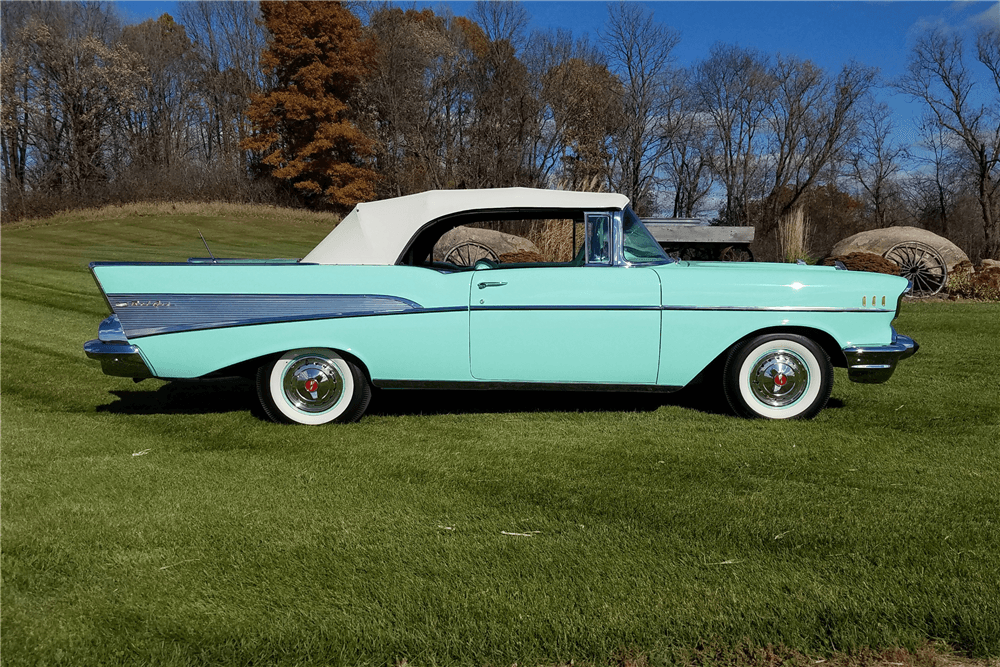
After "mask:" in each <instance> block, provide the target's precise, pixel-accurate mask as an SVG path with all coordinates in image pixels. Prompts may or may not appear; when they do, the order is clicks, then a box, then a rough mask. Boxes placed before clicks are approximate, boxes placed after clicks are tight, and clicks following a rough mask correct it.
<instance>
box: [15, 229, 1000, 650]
mask: <svg viewBox="0 0 1000 667" xmlns="http://www.w3.org/2000/svg"><path fill="white" fill-rule="evenodd" d="M196 228H200V229H201V231H202V232H203V233H204V234H205V236H206V238H207V239H208V241H209V243H211V245H212V250H213V252H214V253H215V254H216V255H218V256H252V257H265V256H286V257H298V256H301V255H302V254H304V253H305V252H306V251H308V249H309V248H310V247H311V246H312V245H314V244H315V243H316V242H317V241H318V240H320V239H321V238H322V237H323V236H324V235H325V233H326V232H327V231H328V228H329V225H328V224H323V223H320V222H317V221H310V220H308V219H287V218H283V217H281V216H278V215H275V216H273V217H268V216H263V217H258V218H253V219H248V220H246V221H241V219H240V218H238V217H236V216H235V215H227V214H225V212H224V211H222V212H218V211H216V212H201V213H199V212H193V213H192V212H188V213H177V214H173V215H164V214H163V212H162V211H161V212H160V213H159V214H156V213H150V214H148V215H145V216H130V217H129V216H126V217H119V218H114V219H108V220H102V219H101V218H99V217H98V218H96V219H86V220H75V219H65V220H63V221H61V222H60V221H56V223H53V224H49V225H45V226H19V227H17V228H5V229H4V231H3V238H2V282H0V290H2V324H0V328H2V348H0V349H2V482H0V485H2V486H0V492H2V500H3V515H2V519H3V524H2V529H3V532H2V545H0V546H2V589H0V595H2V621H3V627H2V645H0V649H2V658H3V664H4V665H10V666H11V667H13V666H15V665H35V664H37V665H46V664H47V665H53V664H65V665H133V664H155V665H174V664H177V665H181V664H205V665H208V664H236V665H269V664H281V665H312V664H316V665H326V664H344V665H357V664H372V665H391V664H398V663H400V662H402V661H403V660H406V661H407V662H408V664H410V665H430V664H461V665H501V664H508V665H509V664H513V663H515V662H516V663H517V664H519V665H536V664H560V663H569V662H570V661H576V662H577V663H597V664H605V663H613V662H622V661H625V662H627V660H626V659H625V658H624V657H623V656H625V657H628V656H631V658H628V659H630V660H633V662H634V661H635V660H638V662H639V663H640V664H641V662H642V661H646V660H648V661H649V662H650V663H653V664H656V663H660V662H670V661H672V660H675V659H676V657H677V656H678V655H679V652H680V651H683V650H684V649H695V648H697V647H699V646H702V645H708V644H713V645H718V646H723V647H738V646H750V647H757V646H765V645H767V644H775V645H782V646H785V647H788V648H790V649H794V650H798V651H802V652H804V653H806V654H809V655H813V656H817V659H818V656H823V655H828V654H830V653H833V652H839V651H847V652H854V651H859V650H862V649H864V648H874V649H883V648H893V647H908V648H916V647H919V646H921V645H922V644H924V643H925V642H928V641H931V642H937V643H939V645H945V644H946V645H948V646H950V647H952V648H953V649H955V650H958V651H962V652H964V653H967V654H969V655H972V656H979V657H983V656H997V655H1000V451H998V449H1000V355H998V352H997V345H998V342H1000V304H979V303H926V304H925V303H907V304H906V305H904V310H903V314H902V316H901V317H900V318H899V320H898V321H897V322H896V326H897V328H898V329H899V331H901V332H903V333H906V334H908V335H911V336H913V337H914V338H916V339H917V340H918V341H919V342H920V344H921V346H922V347H921V349H920V352H919V353H918V354H917V356H915V357H913V358H912V359H909V360H907V361H905V362H903V363H902V364H901V365H900V369H899V370H898V371H897V373H896V375H895V376H894V377H893V378H892V380H891V381H890V382H889V383H888V384H885V385H872V386H866V385H856V384H852V383H850V382H848V381H847V376H846V373H845V372H844V371H842V370H838V371H837V381H836V384H835V387H834V390H833V398H832V400H831V405H830V407H828V408H827V409H826V410H825V411H823V412H822V413H821V414H820V416H819V417H818V418H817V419H815V420H813V421H809V422H792V423H776V422H759V421H755V422H751V421H743V420H739V419H736V418H733V417H730V416H728V415H726V414H723V413H721V411H720V410H717V409H711V407H712V403H711V402H706V401H705V400H704V398H703V397H701V396H700V395H697V394H694V393H693V392H687V393H684V394H681V395H673V396H669V397H666V398H662V397H650V396H645V395H643V396H631V395H621V394H610V395H607V394H579V395H575V394H562V393H530V392H516V393H492V392H490V393H478V392H441V393H436V392H430V391H422V392H385V393H382V394H379V395H377V396H376V398H375V399H374V402H373V405H372V411H371V413H370V414H369V415H368V416H366V417H365V418H364V419H362V420H361V422H360V423H357V424H351V425H346V426H330V427H321V428H302V427H292V426H282V425H277V424H271V423H267V422H265V421H262V420H261V418H260V416H259V414H258V410H257V408H256V407H255V402H256V397H255V393H254V390H253V387H252V386H250V385H249V384H247V383H241V382H234V381H213V382H203V383H196V384H191V383H164V382H161V381H158V380H149V381H146V382H143V383H141V384H134V383H132V382H131V381H130V380H124V379H118V378H111V377H107V376H105V375H103V374H102V373H101V372H100V369H99V367H98V366H97V365H96V362H90V361H88V360H87V359H86V358H85V356H84V354H83V352H82V344H83V342H84V341H85V340H87V339H89V338H93V337H95V336H96V332H97V324H98V323H99V322H100V320H101V319H103V318H104V317H105V316H106V314H107V313H106V306H105V304H104V302H103V300H102V299H101V297H100V294H99V292H98V290H97V287H96V286H95V285H94V284H93V281H92V279H91V277H90V275H89V273H88V271H87V268H86V266H87V262H89V261H91V260H97V259H106V260H114V259H133V260H154V259H158V260H183V259H185V258H187V257H189V256H204V255H205V251H204V246H203V245H202V242H201V239H200V238H199V237H198V234H197V231H196ZM717 400H718V404H719V405H721V403H722V401H723V399H722V397H721V395H719V396H718V399H717ZM706 408H708V409H706ZM505 532H506V533H516V534H515V535H507V534H504V533H505ZM636 656H638V658H636Z"/></svg>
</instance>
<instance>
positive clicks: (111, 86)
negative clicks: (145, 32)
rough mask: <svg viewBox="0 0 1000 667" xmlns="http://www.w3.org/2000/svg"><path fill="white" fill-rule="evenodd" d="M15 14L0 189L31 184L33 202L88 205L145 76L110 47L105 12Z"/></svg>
mask: <svg viewBox="0 0 1000 667" xmlns="http://www.w3.org/2000/svg"><path fill="white" fill-rule="evenodd" d="M19 9H20V10H21V11H22V12H23V13H22V14H20V16H19V17H18V21H17V27H16V29H14V30H11V31H5V36H4V37H5V39H4V56H5V60H6V62H5V67H4V78H5V85H4V86H3V93H4V102H5V107H6V104H7V102H8V101H9V102H10V103H11V108H10V111H11V112H14V113H12V114H11V115H8V114H7V110H6V109H5V113H4V116H5V118H4V132H3V134H4V144H5V145H4V153H5V155H4V170H5V181H7V182H8V184H13V183H15V182H20V183H21V185H20V186H18V187H21V188H23V187H24V185H25V184H26V183H28V182H30V187H31V190H32V193H33V194H34V195H36V196H40V195H42V194H43V193H45V194H48V193H55V194H59V195H62V194H70V193H71V194H73V196H75V197H76V198H78V199H79V200H84V201H86V200H88V199H90V198H91V197H93V196H95V195H96V194H97V193H98V191H100V190H101V188H100V187H98V186H101V187H103V186H104V185H106V184H107V182H108V181H109V179H110V178H112V177H113V176H114V175H115V171H116V169H117V166H118V165H117V160H114V159H112V154H113V152H114V147H113V146H112V145H111V143H112V142H111V140H112V138H113V136H114V134H115V125H116V124H117V123H118V122H119V120H120V119H121V117H122V114H123V112H124V110H127V109H129V108H130V107H131V105H132V104H133V102H134V92H135V88H136V86H137V85H139V83H140V82H141V81H142V80H144V78H145V72H144V70H143V69H142V67H141V63H139V62H138V61H137V59H136V58H135V56H134V54H133V53H132V52H131V51H129V50H128V49H127V48H125V47H124V45H122V44H114V43H115V41H116V40H117V39H118V35H119V25H118V22H117V20H116V18H115V16H114V15H113V13H112V11H111V10H110V9H109V8H108V7H107V6H105V5H102V4H99V3H93V4H91V3H66V4H63V3H45V2H35V3H26V4H25V5H23V6H21V7H19ZM6 16H9V14H7V15H5V17H6ZM15 44H16V50H14V51H8V48H14V46H15ZM15 54H16V59H15ZM8 76H10V77H12V78H11V81H10V83H9V84H8V83H7V81H6V79H7V77H8ZM21 191H22V192H23V189H22V190H21Z"/></svg>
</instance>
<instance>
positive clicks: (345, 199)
mask: <svg viewBox="0 0 1000 667" xmlns="http://www.w3.org/2000/svg"><path fill="white" fill-rule="evenodd" d="M260 5H261V14H262V16H263V19H264V25H265V27H266V28H267V30H268V31H269V32H270V34H271V40H270V41H269V43H268V47H267V49H266V50H265V51H264V54H263V57H262V58H261V64H262V66H263V68H264V71H265V72H267V73H268V74H269V75H271V76H272V80H273V82H274V86H273V88H271V90H269V91H267V92H265V93H261V94H259V95H255V96H254V97H253V99H252V102H251V105H250V110H249V112H248V114H247V115H248V116H249V118H250V120H251V121H252V122H253V124H254V126H255V128H256V130H257V131H256V133H255V135H254V136H252V137H250V138H248V139H246V140H245V141H244V142H243V147H244V148H246V149H248V150H252V151H257V152H259V153H261V154H263V157H262V159H261V162H262V163H263V164H264V165H267V166H268V167H270V168H271V173H272V175H273V176H274V177H275V178H278V179H282V180H286V181H289V182H290V183H291V184H292V185H293V186H294V187H295V188H296V190H297V191H298V192H300V193H301V194H302V195H304V196H305V197H306V199H307V200H312V201H314V202H315V201H325V202H328V203H329V204H332V205H334V206H335V207H338V208H339V207H350V206H352V205H354V204H356V203H357V202H359V201H367V200H370V199H372V198H373V197H374V196H375V187H374V182H375V172H374V171H372V169H371V168H369V167H368V166H366V164H365V160H366V159H367V158H369V157H370V156H371V155H372V152H373V142H372V140H371V139H369V138H368V137H367V136H366V135H365V134H364V133H363V132H362V131H361V130H360V129H359V128H358V126H357V125H356V124H355V123H354V122H353V119H352V116H353V113H352V109H351V107H350V104H349V102H350V100H351V98H352V95H353V94H354V91H355V90H356V88H357V87H358V85H359V84H360V83H361V82H362V80H363V79H364V78H365V77H366V76H367V75H368V73H369V71H370V69H371V66H372V64H373V62H374V48H373V45H372V44H371V43H370V42H368V41H366V40H363V39H362V32H361V22H360V21H359V20H358V19H357V18H356V17H355V16H354V15H353V14H352V13H351V12H350V11H348V10H347V9H345V8H344V7H343V5H341V3H340V2H262V3H260Z"/></svg>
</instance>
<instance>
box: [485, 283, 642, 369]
mask: <svg viewBox="0 0 1000 667" xmlns="http://www.w3.org/2000/svg"><path fill="white" fill-rule="evenodd" d="M487 283H504V284H503V285H495V286H487V287H484V288H479V285H480V284H484V285H485V284H487ZM659 305H660V281H659V278H658V276H657V275H656V272H655V271H653V270H651V269H646V268H631V269H623V268H610V267H546V268H537V269H531V268H529V269H523V268H518V269H502V268H501V269H490V270H486V271H476V272H475V274H474V276H473V279H472V307H473V310H472V312H471V315H470V319H471V325H470V332H469V339H470V341H471V342H470V346H471V357H472V375H473V376H474V377H475V378H476V379H477V380H508V381H515V382H586V383H605V382H611V383H622V384H653V383H655V382H656V372H657V367H658V364H659V356H660V312H659V309H658V306H659ZM547 306H555V307H558V309H553V310H547V309H546V310H532V309H531V308H534V307H547ZM483 307H492V308H506V309H509V310H476V308H483ZM573 307H581V308H587V309H586V310H574V309H572V308H573ZM601 307H606V308H608V309H606V310H605V309H601ZM622 307H647V308H649V309H648V310H623V309H615V308H622ZM654 308H655V310H654Z"/></svg>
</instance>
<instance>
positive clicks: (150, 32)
mask: <svg viewBox="0 0 1000 667" xmlns="http://www.w3.org/2000/svg"><path fill="white" fill-rule="evenodd" d="M121 41H122V43H123V44H125V46H127V47H128V48H129V49H130V50H131V51H132V52H133V53H135V54H136V55H137V56H138V59H137V61H138V62H139V63H140V66H141V67H142V68H143V69H144V70H145V72H146V74H147V76H146V78H145V79H144V81H142V82H141V83H140V86H139V90H138V91H137V94H138V96H139V99H138V100H137V103H136V105H135V107H134V109H133V110H131V112H128V113H125V114H124V118H123V121H124V124H125V126H126V128H127V130H128V134H129V138H130V144H131V145H130V158H131V162H132V163H133V165H136V166H138V167H139V168H141V169H148V168H151V167H160V168H163V169H171V168H176V166H177V164H176V163H177V162H179V161H180V160H182V159H184V158H185V157H186V156H187V153H188V151H189V149H190V147H191V145H192V143H193V142H191V141H190V139H191V137H190V134H189V133H190V132H191V130H192V129H193V128H194V121H195V119H194V118H193V117H192V113H191V112H192V105H191V104H190V102H189V100H190V99H191V98H193V97H194V95H192V92H193V91H192V88H193V86H192V85H191V81H192V79H193V78H194V77H193V76H192V74H194V72H193V68H192V65H193V63H192V58H193V53H192V51H191V41H190V40H189V39H188V37H187V34H186V33H185V31H184V26H181V25H178V24H177V23H175V22H174V20H173V18H171V16H170V15H169V14H163V15H162V16H161V17H160V18H159V19H157V20H155V21H154V20H152V19H150V20H148V21H144V22H143V23H140V24H138V25H130V26H125V28H124V29H123V30H122V38H121Z"/></svg>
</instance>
